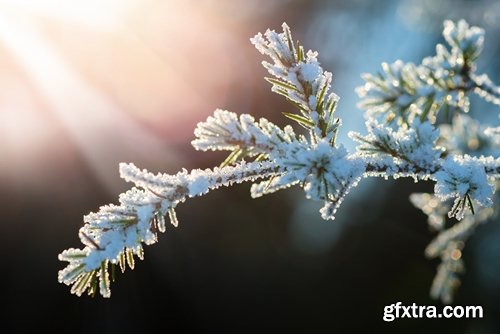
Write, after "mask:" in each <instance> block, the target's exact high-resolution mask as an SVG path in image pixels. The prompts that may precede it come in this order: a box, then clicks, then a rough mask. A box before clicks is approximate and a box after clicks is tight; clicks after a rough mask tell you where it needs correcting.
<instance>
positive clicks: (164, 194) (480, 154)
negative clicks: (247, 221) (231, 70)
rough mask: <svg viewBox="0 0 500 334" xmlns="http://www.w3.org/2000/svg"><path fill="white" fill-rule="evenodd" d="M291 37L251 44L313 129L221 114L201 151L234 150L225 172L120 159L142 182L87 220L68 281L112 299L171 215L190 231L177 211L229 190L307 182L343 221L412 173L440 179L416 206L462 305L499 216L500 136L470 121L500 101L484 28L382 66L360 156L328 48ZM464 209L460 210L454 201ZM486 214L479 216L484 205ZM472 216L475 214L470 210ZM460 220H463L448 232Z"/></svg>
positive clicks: (79, 290) (444, 296)
mask: <svg viewBox="0 0 500 334" xmlns="http://www.w3.org/2000/svg"><path fill="white" fill-rule="evenodd" d="M282 28H283V32H281V33H277V32H275V31H274V30H267V31H266V33H265V34H260V33H259V34H257V35H256V36H255V37H253V38H252V39H251V42H252V43H253V44H254V45H255V47H256V48H257V50H258V51H260V52H261V53H262V54H263V55H265V56H267V57H268V60H269V61H264V62H263V65H264V67H265V68H266V69H267V71H268V72H269V74H270V75H271V77H269V78H266V80H267V81H268V82H269V83H271V85H272V88H271V90H272V91H273V92H275V93H278V94H280V95H282V96H284V97H285V98H286V100H287V101H289V102H290V103H291V104H292V105H293V107H295V109H296V112H294V113H283V114H284V116H285V117H287V118H288V119H289V120H291V121H293V122H295V123H296V124H297V125H299V126H301V127H302V128H303V129H305V130H306V131H305V134H304V135H301V134H296V132H295V131H294V129H293V128H292V127H291V126H290V125H287V126H285V127H284V128H280V127H278V126H277V125H275V124H273V123H271V122H269V121H268V120H266V119H265V118H261V119H259V120H256V119H255V118H254V117H252V116H251V115H246V114H243V115H237V114H235V113H233V112H230V111H226V110H221V109H217V110H216V111H215V112H214V114H213V115H212V116H210V117H208V119H207V120H206V121H204V122H200V123H198V125H197V127H196V129H195V130H194V134H195V139H194V140H193V141H192V145H193V147H194V148H195V149H197V150H201V151H209V150H222V151H228V152H229V155H228V157H227V158H226V159H225V160H224V161H223V162H222V164H221V165H220V167H215V168H213V169H205V170H201V169H194V170H191V171H187V170H185V169H183V170H181V171H180V172H178V173H176V174H165V173H158V174H153V173H151V172H149V171H147V170H141V169H139V168H137V167H136V166H135V165H134V164H131V163H129V164H126V163H121V164H120V176H121V177H122V178H123V179H124V180H126V181H128V182H132V183H133V184H134V185H135V186H134V187H133V188H132V189H130V190H128V191H127V192H125V193H123V194H120V196H119V204H117V205H106V206H102V207H101V208H100V209H99V211H98V212H96V213H90V214H88V215H86V216H85V217H84V225H83V227H82V228H81V229H80V231H79V237H80V240H81V242H82V244H83V248H82V249H75V248H70V249H67V250H65V251H63V252H62V253H61V254H60V255H59V259H60V260H61V261H65V262H68V265H67V266H66V268H64V269H62V270H61V271H60V272H59V276H58V279H59V281H60V282H61V283H65V284H67V285H71V292H72V293H74V294H76V295H78V296H80V295H82V294H83V293H85V292H88V293H89V294H90V295H95V294H96V293H97V291H99V293H100V294H101V295H103V296H104V297H110V295H111V290H110V281H111V280H114V275H111V278H110V275H109V271H111V273H114V270H115V267H119V268H120V269H121V271H122V272H124V271H125V269H126V267H127V266H128V267H129V268H131V269H133V268H134V266H135V258H139V259H143V256H144V253H143V245H144V244H146V245H150V244H154V243H156V242H157V241H158V234H159V233H163V232H165V231H166V229H167V224H166V217H167V216H168V218H169V220H170V223H171V224H172V225H173V226H178V224H179V223H178V219H177V215H176V212H175V209H176V207H177V205H179V204H180V203H183V202H184V201H186V200H187V199H189V198H192V197H196V196H202V195H204V194H206V193H208V192H209V191H210V190H215V189H217V188H219V187H222V186H232V185H234V184H237V183H241V182H252V183H253V184H252V187H251V196H252V197H253V198H257V197H261V196H263V195H265V194H269V193H273V192H275V191H278V190H282V189H286V188H289V187H291V186H294V185H300V186H301V187H302V188H303V189H304V192H305V196H306V198H308V199H312V200H317V201H322V202H323V203H324V205H323V207H322V208H321V209H320V214H321V217H322V218H323V219H325V220H333V219H334V217H335V214H336V212H337V210H338V209H339V207H340V205H341V203H342V202H343V200H344V198H345V197H346V195H347V194H348V193H349V191H350V190H351V189H352V188H353V187H355V186H356V185H357V184H358V182H359V181H360V180H361V179H362V178H363V177H384V178H389V177H393V178H399V177H412V178H413V179H414V180H415V181H416V182H417V181H420V180H432V181H436V184H435V194H413V195H412V196H411V197H410V200H411V202H412V203H413V204H414V205H415V206H416V207H418V208H420V209H421V210H422V211H423V212H424V213H425V214H427V215H428V222H429V225H430V226H431V227H433V229H434V230H435V231H437V232H438V233H439V234H438V235H437V237H436V238H435V240H434V241H433V242H432V243H431V244H430V245H429V246H428V248H427V250H426V255H427V256H428V257H431V258H435V257H440V258H441V261H442V262H441V265H440V266H439V267H438V273H437V275H436V277H435V279H434V282H433V285H432V288H431V295H432V296H433V297H434V298H440V299H441V300H443V301H444V302H450V301H451V298H452V296H453V291H454V290H455V288H456V287H457V286H458V283H459V274H460V273H461V272H462V271H463V270H464V263H463V260H462V259H461V254H462V253H461V252H462V250H463V248H464V243H465V241H466V239H467V237H468V236H469V235H470V234H471V233H472V232H473V230H474V229H475V227H476V226H477V225H478V224H479V223H482V222H486V221H489V220H492V219H493V218H494V217H495V214H496V208H498V207H499V206H500V205H499V204H500V203H498V201H499V200H498V197H495V190H496V188H498V187H499V184H500V180H499V176H500V158H499V146H500V135H499V133H500V131H499V128H498V127H487V126H483V125H481V124H479V123H478V122H477V121H474V120H472V119H471V118H470V117H468V116H464V115H463V114H460V113H461V112H467V111H468V108H469V100H468V94H469V93H470V92H474V93H476V94H478V95H479V96H480V97H482V98H484V99H485V100H487V101H490V102H493V103H495V104H499V105H500V88H498V87H497V86H495V85H494V84H493V83H492V82H491V80H490V79H489V78H488V77H487V76H486V75H484V74H482V75H477V74H476V66H475V60H476V59H477V58H478V57H479V55H480V53H481V50H482V46H483V41H484V31H483V30H482V29H480V28H478V27H470V26H469V25H468V24H467V23H466V22H465V21H460V22H458V23H453V22H451V21H446V22H445V24H444V32H443V34H444V37H445V39H446V41H447V43H448V46H447V47H445V46H443V45H438V46H437V47H436V55H435V56H432V57H428V58H425V59H423V61H422V63H421V64H419V65H415V64H411V63H407V64H405V63H403V62H402V61H400V60H398V61H396V62H394V63H393V64H387V63H383V64H382V72H381V73H378V74H376V75H371V74H365V75H363V78H364V80H365V84H364V86H362V87H360V88H358V89H357V91H358V94H359V95H360V97H361V98H362V100H361V103H360V106H361V107H362V108H365V109H367V111H366V115H367V122H366V128H367V134H366V135H361V134H359V133H354V132H353V133H350V136H351V138H353V139H354V140H355V141H356V142H357V143H358V146H357V148H356V151H355V152H353V153H350V152H348V151H347V150H346V149H345V147H344V146H343V145H342V144H339V143H337V133H338V131H339V129H340V124H341V122H340V119H338V118H336V117H335V116H334V112H335V110H336V107H337V103H338V101H339V98H338V96H337V95H336V94H335V93H334V92H333V91H332V89H331V88H332V74H331V73H329V72H327V71H324V70H323V68H322V67H321V65H320V63H319V61H318V52H316V51H312V50H309V51H307V52H305V49H304V47H303V46H302V45H300V44H299V43H298V42H296V41H294V40H293V39H292V35H291V32H290V29H289V27H288V26H287V25H286V24H283V26H282ZM441 110H444V111H445V112H446V113H447V114H450V113H451V112H453V113H452V114H451V115H452V122H451V124H445V123H443V124H440V125H437V124H439V123H438V122H436V118H437V114H438V112H439V111H441ZM451 202H453V203H451ZM474 202H475V203H478V204H479V207H478V208H476V210H475V209H474V206H473V203H474ZM467 209H470V211H469V210H467ZM447 212H449V213H448V216H449V217H450V218H451V217H454V218H457V219H458V220H461V221H460V222H458V223H454V224H453V226H452V227H451V228H448V229H446V228H447V224H448V222H447V221H446V213H447Z"/></svg>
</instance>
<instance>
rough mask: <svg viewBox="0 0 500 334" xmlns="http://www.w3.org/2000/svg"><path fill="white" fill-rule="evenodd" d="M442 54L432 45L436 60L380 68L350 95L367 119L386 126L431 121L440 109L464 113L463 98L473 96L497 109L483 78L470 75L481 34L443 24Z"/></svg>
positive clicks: (495, 93) (497, 99) (499, 99)
mask: <svg viewBox="0 0 500 334" xmlns="http://www.w3.org/2000/svg"><path fill="white" fill-rule="evenodd" d="M443 35H444V38H445V39H446V42H447V43H448V46H449V47H448V48H447V47H445V46H443V45H439V44H438V45H437V47H436V55H435V56H432V57H427V58H424V59H423V60H422V63H421V64H419V65H415V64H412V63H406V64H405V63H403V62H402V61H401V60H397V61H396V62H394V63H393V64H390V65H389V64H387V63H383V64H382V70H383V72H382V73H380V74H377V75H372V74H363V76H362V77H363V79H364V80H365V84H364V85H363V86H361V87H358V88H357V89H356V92H357V93H358V95H359V97H360V98H361V102H360V103H359V107H360V108H363V109H366V110H367V115H368V116H369V117H375V118H379V119H383V120H384V121H387V120H388V121H389V122H401V121H403V122H406V123H411V122H412V120H413V119H415V118H416V117H420V118H421V119H422V120H425V119H429V120H434V119H435V117H436V113H437V112H439V111H440V110H441V109H446V110H449V109H450V108H452V109H461V110H462V111H464V112H467V111H468V110H469V99H468V97H467V96H466V94H465V93H466V92H469V91H474V92H475V93H477V94H478V95H480V96H481V97H483V98H485V99H486V100H488V101H490V102H493V103H496V104H500V89H499V88H498V87H496V86H495V85H494V84H493V83H492V82H491V80H489V79H488V78H487V76H484V75H481V76H480V75H477V74H476V73H475V70H476V67H475V65H474V61H475V60H476V59H477V57H478V56H479V55H480V53H481V51H482V47H483V41H484V30H483V29H481V28H478V27H470V26H469V25H468V24H467V23H466V22H465V21H463V20H462V21H459V22H458V23H457V24H455V23H453V22H451V21H445V23H444V31H443Z"/></svg>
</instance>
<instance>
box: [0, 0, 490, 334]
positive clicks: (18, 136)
mask: <svg viewBox="0 0 500 334" xmlns="http://www.w3.org/2000/svg"><path fill="white" fill-rule="evenodd" d="M460 18H465V19H467V20H468V21H469V22H470V23H472V24H475V25H480V26H482V27H484V28H485V29H486V40H485V49H484V52H483V55H482V57H481V58H480V61H479V64H478V66H479V70H480V72H487V73H488V74H489V75H490V77H491V78H492V79H493V81H494V82H497V83H499V82H500V62H499V61H498V57H499V55H500V38H499V37H500V2H498V1H486V0H483V1H467V0H455V1H452V0H446V1H445V0H443V1H432V0H422V1H417V0H402V1H377V2H375V1H369V0H350V1H326V0H324V1H321V0H315V1H305V0H304V1H300V0H295V1H292V0H289V1H286V0H258V1H250V0H248V1H245V0H221V1H215V0H212V1H210V0H199V1H195V0H185V1H173V0H172V1H160V0H145V1H139V0H105V1H104V0H87V1H62V0H61V1H57V0H37V1H28V0H0V153H1V158H0V217H1V218H0V219H1V224H0V226H1V233H0V245H1V248H0V249H1V250H2V254H3V257H2V266H1V270H2V275H1V277H2V278H1V280H2V283H3V284H2V287H3V293H2V301H3V306H4V308H5V307H6V308H7V312H6V313H5V312H4V314H3V315H2V316H1V317H0V318H1V319H2V325H1V326H2V328H4V329H6V331H5V332H20V331H24V329H27V328H31V327H32V326H35V327H36V328H38V329H39V330H42V329H43V330H50V331H52V332H53V333H60V332H76V333H83V332H85V333H88V332H91V331H92V332H94V333H118V332H120V333H128V332H138V331H139V332H152V331H153V329H155V328H159V329H160V330H161V331H162V332H172V333H181V332H190V333H191V332H194V333H199V332H226V331H227V332H232V333H258V332H270V331H276V332H285V333H289V332H306V333H327V332H338V333H345V332H360V331H362V330H363V329H365V328H366V329H368V330H369V331H370V332H374V331H377V330H383V331H385V332H392V331H394V332H405V333H421V332H424V331H425V332H429V333H432V332H437V331H443V330H446V332H452V331H453V332H454V333H499V332H500V302H499V300H500V280H499V279H498V277H500V267H499V266H498V263H499V262H500V227H499V226H495V225H493V224H490V225H485V226H481V227H480V228H479V229H478V231H477V233H476V234H475V235H474V236H473V237H472V238H471V240H470V241H469V243H468V244H467V246H466V248H465V251H464V257H465V261H466V265H467V272H466V274H465V275H464V276H463V282H462V286H461V288H460V290H459V292H458V295H457V298H456V304H460V305H482V306H483V307H484V310H485V318H484V319H475V320H474V319H468V320H467V319H461V320H457V319H455V320H446V321H436V320H426V319H399V320H398V319H396V320H395V321H394V322H392V323H384V322H383V321H382V315H383V307H384V306H385V305H389V304H392V303H395V302H397V301H402V302H403V303H404V304H411V303H413V302H415V303H418V304H420V305H428V304H435V305H440V304H439V303H438V302H435V301H432V300H430V298H429V288H430V285H431V282H432V279H433V276H434V274H435V270H436V266H437V264H438V262H437V261H428V260H427V259H425V257H424V248H425V246H426V245H427V244H428V243H429V241H430V240H431V239H432V238H433V234H432V233H431V232H430V231H429V229H428V227H427V224H426V217H425V216H424V215H423V214H421V213H420V211H417V209H415V208H413V207H412V205H411V204H410V203H409V202H408V196H409V194H410V193H412V192H421V191H431V190H432V184H430V183H427V184H426V183H419V184H414V183H413V181H411V180H398V181H397V182H396V181H384V180H364V181H363V182H362V183H361V185H360V186H359V187H358V188H356V189H354V190H353V191H352V192H351V194H350V195H349V197H348V198H347V200H346V201H345V203H344V205H343V206H342V207H341V209H340V210H339V213H338V218H337V219H336V220H335V221H333V222H324V221H322V220H321V218H320V216H319V213H318V209H319V206H318V205H317V204H316V203H311V202H308V201H306V200H305V198H304V195H303V192H302V191H301V189H293V190H289V191H286V192H280V193H276V194H273V195H269V196H267V197H264V198H261V199H258V200H251V199H250V196H249V188H250V186H249V185H240V186H237V187H234V188H232V189H221V190H218V191H215V192H212V193H210V194H209V195H207V196H205V197H203V198H201V199H198V198H197V199H192V200H189V201H188V203H186V204H182V205H180V206H179V207H178V217H179V219H180V226H179V227H178V228H173V227H171V228H169V229H168V230H167V232H166V234H164V235H161V236H160V242H159V243H158V244H156V245H154V246H151V247H147V248H146V256H145V260H144V261H142V262H140V263H138V265H137V266H136V269H135V270H134V271H133V272H130V271H129V272H127V273H126V274H124V275H118V280H117V282H116V283H114V284H113V286H112V298H111V299H110V300H103V299H102V298H95V299H91V298H88V297H86V296H85V297H81V298H78V297H76V296H73V295H70V293H69V288H68V287H66V286H64V285H62V284H59V283H58V282H57V271H58V270H60V269H62V268H63V267H64V265H65V264H64V263H61V262H59V261H58V260H57V254H58V253H60V252H61V251H62V250H64V249H66V248H69V247H79V245H80V242H79V240H78V236H77V232H78V229H79V228H80V226H81V225H82V224H83V221H82V216H83V215H84V214H86V213H88V212H90V211H96V210H98V207H99V206H100V205H104V204H107V203H116V201H117V196H118V194H119V193H120V192H123V191H125V190H126V189H128V188H129V187H130V184H126V183H125V182H124V181H123V180H120V178H119V176H118V163H119V162H121V161H126V162H134V163H135V164H136V165H138V166H140V167H144V168H148V169H150V170H151V171H154V172H157V171H163V172H169V173H175V172H176V171H178V170H179V169H180V168H183V167H185V168H188V169H189V168H207V167H212V166H215V165H218V164H219V163H220V161H221V160H222V159H223V158H224V157H225V155H224V154H219V153H202V152H196V151H194V150H193V149H192V147H191V146H190V141H191V140H192V139H193V129H194V128H195V126H196V123H197V122H199V121H203V120H205V119H206V117H207V116H209V115H210V114H212V112H213V110H214V109H215V108H224V109H228V110H231V111H234V112H237V113H251V114H253V115H254V116H256V117H266V118H268V119H270V120H271V121H273V122H275V123H277V124H280V125H283V124H284V118H283V117H282V116H281V112H282V111H291V107H290V105H289V104H288V103H287V102H285V101H284V100H283V99H281V98H280V97H279V96H277V95H275V94H272V93H271V92H270V89H269V88H270V87H269V84H267V83H266V82H265V81H264V80H263V77H264V76H265V75H266V73H265V70H264V69H263V68H262V67H261V65H260V62H261V61H262V57H261V55H260V54H259V53H258V52H257V51H256V50H255V49H254V48H253V47H252V45H251V44H250V42H249V38H250V37H252V36H253V35H254V34H255V33H257V32H259V31H260V32H263V31H265V29H266V28H268V27H269V28H272V29H280V28H281V27H280V26H281V23H282V22H283V21H286V22H287V23H288V24H289V25H290V26H291V27H292V31H293V33H294V37H295V38H298V39H299V40H300V41H301V42H302V43H303V44H304V45H305V47H306V48H311V49H313V50H318V51H319V52H320V61H321V62H322V65H323V66H324V68H326V69H328V70H329V71H332V72H333V74H334V90H335V92H336V93H337V94H338V95H339V96H340V97H341V100H340V103H339V107H338V109H337V110H338V111H337V112H338V116H339V117H341V118H342V120H343V124H344V125H343V127H342V129H343V130H342V129H341V136H340V138H341V141H342V142H343V143H344V144H345V145H346V146H347V147H348V148H350V149H352V148H353V143H352V142H351V141H350V140H349V139H348V138H347V132H348V131H350V130H358V131H363V129H364V121H363V114H362V111H361V110H359V109H357V108H356V103H357V97H356V95H355V93H354V88H355V87H357V86H359V85H361V84H362V80H361V78H360V74H361V73H363V72H374V71H376V70H377V69H378V68H379V66H380V63H381V62H382V61H387V62H392V61H395V60H396V59H398V58H400V59H402V60H404V61H413V62H419V61H420V60H421V59H422V57H424V56H427V55H431V54H434V47H435V44H436V43H437V42H442V37H441V29H442V21H443V20H444V19H460ZM472 110H473V113H474V116H475V117H478V118H484V119H485V120H487V121H492V122H495V121H496V122H498V118H497V115H498V109H494V108H493V107H491V106H489V105H487V104H481V103H479V102H477V101H475V100H473V101H472ZM488 110H492V111H491V112H488ZM497 125H498V124H497ZM365 331H366V330H365ZM363 332H364V331H363Z"/></svg>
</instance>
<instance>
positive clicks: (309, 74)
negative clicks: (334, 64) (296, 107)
mask: <svg viewBox="0 0 500 334" xmlns="http://www.w3.org/2000/svg"><path fill="white" fill-rule="evenodd" d="M298 66H299V68H298V73H299V78H301V79H302V80H304V81H307V82H313V81H315V80H316V79H317V78H318V77H319V76H320V74H321V72H323V69H322V68H321V66H319V64H318V63H317V62H310V63H305V64H300V65H298Z"/></svg>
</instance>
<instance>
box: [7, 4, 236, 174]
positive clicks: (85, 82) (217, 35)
mask: <svg viewBox="0 0 500 334" xmlns="http://www.w3.org/2000/svg"><path fill="white" fill-rule="evenodd" d="M174 7H175V10H173V9H174ZM144 18H147V19H146V20H144ZM216 22H217V20H213V19H211V18H210V15H207V13H205V12H203V11H202V10H199V9H197V8H196V6H194V5H193V4H192V3H191V2H190V1H188V2H185V3H184V2H183V3H180V4H179V3H177V2H171V1H165V2H152V1H144V2H139V1H135V0H128V1H127V0H125V1H124V0H122V1H115V0H108V1H98V0H91V1H82V2H75V1H59V0H38V1H28V0H0V90H2V91H4V94H0V108H2V110H0V132H1V134H0V136H2V138H1V139H2V140H0V149H1V150H2V151H3V152H7V155H9V154H10V155H11V156H13V155H14V153H15V154H16V155H18V156H19V155H21V156H22V161H23V162H24V163H25V164H26V165H29V166H36V163H37V161H36V160H35V159H40V157H39V155H37V154H33V153H34V152H35V151H37V150H39V149H40V147H42V146H49V145H54V144H57V143H54V138H52V137H51V136H44V135H41V134H43V133H46V132H49V133H50V132H51V129H52V128H54V127H62V128H64V130H65V132H66V135H67V136H68V137H69V138H70V139H71V141H72V142H73V144H74V145H75V148H76V149H77V150H78V152H79V154H80V155H81V156H82V157H84V159H85V160H86V161H87V163H88V165H89V166H91V167H92V169H93V170H94V172H95V173H96V175H97V176H98V177H99V179H101V180H102V181H103V182H104V183H106V182H108V181H107V180H116V179H117V178H115V177H114V176H115V175H116V164H117V162H118V161H122V160H127V159H134V160H140V159H141V158H140V157H143V158H144V159H145V160H151V158H150V157H155V159H156V160H158V161H161V160H165V161H168V159H169V157H171V156H172V152H169V150H167V149H165V146H166V145H165V143H166V142H167V139H168V141H169V142H172V141H174V142H175V138H179V139H178V140H179V141H181V140H182V141H183V142H185V141H186V140H187V139H188V138H190V137H191V134H192V127H193V126H194V124H195V122H194V121H193V120H194V119H197V120H199V119H200V117H205V115H207V114H209V113H210V112H211V111H212V110H213V108H214V106H216V105H223V101H222V100H221V99H223V98H224V97H225V95H226V92H227V90H228V89H229V85H231V82H232V81H233V80H231V76H232V75H234V73H244V69H241V67H240V69H238V68H239V66H241V62H242V61H244V60H242V59H243V58H244V57H243V56H241V54H240V53H239V52H238V51H237V50H238V49H239V48H238V47H236V45H235V44H234V41H233V40H232V39H231V37H230V36H229V35H228V34H227V32H226V30H225V27H220V26H217V24H218V23H216ZM202 35H204V36H211V38H210V39H202V38H201V36H202ZM245 42H246V41H245ZM227 48H230V49H231V50H232V52H231V55H230V56H229V55H228V54H227V53H225V52H221V50H224V49H227ZM173 50H175V52H173ZM210 50H212V51H210ZM214 50H219V51H218V52H216V51H214ZM207 63H214V64H216V65H217V66H211V67H210V66H208V67H207V66H206V65H207ZM237 69H238V70H237ZM14 83H16V84H15V85H14ZM16 85H17V86H16ZM15 87H18V88H15ZM19 87H21V88H19ZM5 92H12V93H5ZM16 92H17V93H16ZM19 92H21V93H19ZM200 115H203V116H200ZM173 120H174V121H173ZM188 126H189V127H188ZM7 127H8V129H7ZM152 130H153V131H152ZM57 140H64V139H62V138H59V139H57ZM145 148H146V149H145ZM175 156H176V159H175V164H177V165H176V168H177V167H179V165H180V164H182V155H179V154H176V155H175ZM148 157H149V159H147V158H148ZM46 158H47V157H46ZM7 160H9V159H7ZM8 168H11V169H12V168H15V167H14V166H13V165H12V164H10V163H9V162H8V161H7V162H4V163H3V164H2V166H1V170H5V169H8ZM1 170H0V171H1Z"/></svg>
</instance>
